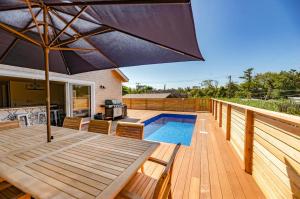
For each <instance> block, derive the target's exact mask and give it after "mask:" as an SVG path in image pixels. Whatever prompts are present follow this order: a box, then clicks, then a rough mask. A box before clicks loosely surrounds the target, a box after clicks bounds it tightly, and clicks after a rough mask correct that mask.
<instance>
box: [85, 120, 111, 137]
mask: <svg viewBox="0 0 300 199" xmlns="http://www.w3.org/2000/svg"><path fill="white" fill-rule="evenodd" d="M110 128H111V121H105V120H91V121H90V123H89V127H88V131H89V132H93V133H102V134H109V133H110Z"/></svg>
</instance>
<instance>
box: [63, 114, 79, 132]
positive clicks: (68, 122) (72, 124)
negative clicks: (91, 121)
mask: <svg viewBox="0 0 300 199" xmlns="http://www.w3.org/2000/svg"><path fill="white" fill-rule="evenodd" d="M81 123H82V118H80V117H65V119H64V123H63V127H64V128H68V129H75V130H81Z"/></svg>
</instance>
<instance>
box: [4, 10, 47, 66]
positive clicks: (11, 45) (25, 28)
mask: <svg viewBox="0 0 300 199" xmlns="http://www.w3.org/2000/svg"><path fill="white" fill-rule="evenodd" d="M41 11H42V9H40V10H39V11H38V12H37V13H36V16H38V15H39V14H40V12H41ZM32 22H33V20H30V21H29V22H28V23H27V24H26V26H25V27H24V28H23V31H22V33H24V32H26V30H27V29H28V26H29V25H30V24H31V23H32ZM17 41H18V38H15V39H14V40H13V42H12V43H11V44H10V45H9V47H8V48H7V49H6V51H5V52H4V53H3V54H2V55H1V57H0V63H1V62H2V61H3V60H4V59H5V58H6V56H7V55H8V53H9V52H10V51H11V49H12V48H13V47H14V46H15V45H16V43H17Z"/></svg>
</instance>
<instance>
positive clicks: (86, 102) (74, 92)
mask: <svg viewBox="0 0 300 199" xmlns="http://www.w3.org/2000/svg"><path fill="white" fill-rule="evenodd" d="M70 95H71V103H70V105H71V116H73V117H83V118H85V117H91V86H86V85H77V84H70Z"/></svg>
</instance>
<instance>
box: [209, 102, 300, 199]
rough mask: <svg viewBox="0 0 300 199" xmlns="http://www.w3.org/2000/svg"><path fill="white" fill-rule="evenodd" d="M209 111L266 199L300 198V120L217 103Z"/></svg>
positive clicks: (270, 112)
mask: <svg viewBox="0 0 300 199" xmlns="http://www.w3.org/2000/svg"><path fill="white" fill-rule="evenodd" d="M210 109H211V110H212V114H213V115H214V117H215V119H216V120H217V122H218V125H219V126H220V127H221V128H222V129H223V130H224V133H225V137H226V139H227V140H228V141H229V142H230V143H231V145H232V146H233V148H234V150H235V151H236V153H237V154H238V156H239V157H240V159H241V160H242V162H243V164H244V169H245V171H246V172H247V173H249V174H251V175H252V176H253V177H254V179H255V181H256V182H257V184H258V185H259V187H260V188H261V190H262V191H263V192H264V194H265V196H266V197H267V198H300V117H297V116H291V115H287V114H283V113H277V112H273V111H267V110H263V109H258V108H254V107H249V106H244V105H239V104H235V103H230V102H225V101H221V100H216V99H212V103H211V108H210Z"/></svg>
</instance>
